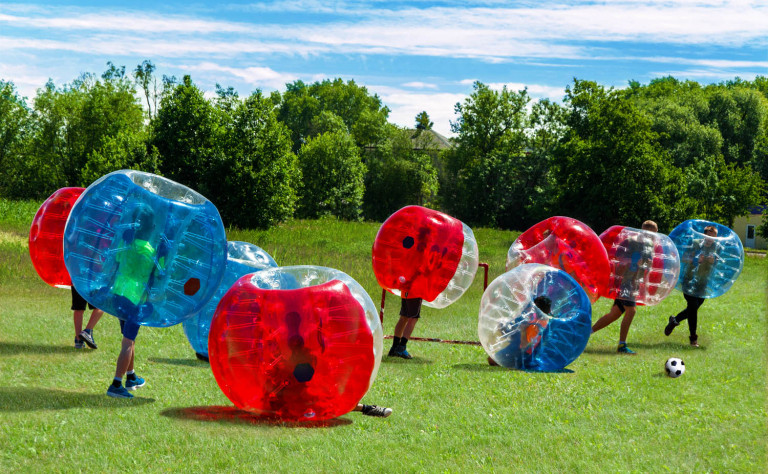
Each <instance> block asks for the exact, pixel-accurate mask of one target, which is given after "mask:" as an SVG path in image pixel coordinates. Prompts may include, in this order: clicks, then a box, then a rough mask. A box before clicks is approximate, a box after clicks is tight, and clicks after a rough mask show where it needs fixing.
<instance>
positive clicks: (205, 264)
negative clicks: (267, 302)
mask: <svg viewBox="0 0 768 474" xmlns="http://www.w3.org/2000/svg"><path fill="white" fill-rule="evenodd" d="M158 193H159V194H158ZM226 258H227V240H226V236H225V233H224V225H223V224H222V222H221V217H220V216H219V212H218V211H217V210H216V207H215V206H214V205H213V204H212V203H211V202H210V201H208V200H207V199H205V198H204V197H203V196H201V195H200V194H198V193H196V192H194V191H192V190H191V189H189V188H187V187H186V186H183V185H181V184H179V183H175V182H173V181H171V180H168V179H165V178H162V177H160V176H156V175H152V174H149V173H143V172H141V171H133V170H128V171H127V170H122V171H115V172H114V173H110V174H108V175H106V176H104V177H102V178H100V179H99V180H97V181H96V182H94V183H93V184H92V185H91V186H89V187H88V188H86V190H85V191H83V193H82V195H81V196H80V198H79V199H78V201H77V202H76V203H75V206H74V207H73V208H72V212H71V213H70V215H69V219H68V220H67V224H66V228H65V230H64V263H65V265H66V267H67V271H68V272H69V274H70V276H71V278H72V284H73V285H74V287H75V289H76V290H77V291H78V292H79V293H80V294H81V295H82V296H83V298H85V299H86V301H88V302H89V303H91V304H92V305H94V306H95V307H97V308H99V309H102V310H104V311H105V312H107V313H109V314H113V315H115V316H117V317H118V318H120V319H122V320H125V321H131V322H133V323H136V324H140V325H145V326H155V327H166V326H172V325H174V324H178V323H180V322H182V321H183V320H185V319H187V318H189V317H190V316H191V315H192V314H193V313H195V312H196V311H199V310H200V309H201V308H202V307H203V305H205V303H207V302H208V300H209V299H210V298H211V296H213V293H214V291H215V290H216V288H218V286H219V282H220V281H221V277H222V275H223V272H224V268H225V262H226Z"/></svg>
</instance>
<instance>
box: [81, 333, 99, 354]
mask: <svg viewBox="0 0 768 474" xmlns="http://www.w3.org/2000/svg"><path fill="white" fill-rule="evenodd" d="M80 339H82V340H83V341H85V343H86V344H88V347H90V348H91V349H98V348H99V347H98V346H97V345H96V341H94V340H93V329H83V330H82V331H81V332H80Z"/></svg>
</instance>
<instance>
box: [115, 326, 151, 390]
mask: <svg viewBox="0 0 768 474" xmlns="http://www.w3.org/2000/svg"><path fill="white" fill-rule="evenodd" d="M120 329H121V331H122V333H123V340H122V343H121V347H120V354H118V356H117V364H116V366H115V378H114V379H113V380H112V384H111V385H110V386H109V389H107V395H109V396H110V397H116V398H133V395H131V394H130V393H129V392H128V390H132V388H129V384H130V379H131V376H129V377H128V378H129V380H127V381H126V383H125V385H126V387H125V388H123V385H122V383H123V375H124V374H126V373H127V372H129V371H130V372H133V354H134V346H135V340H136V336H137V335H138V333H139V325H138V324H134V323H131V322H125V321H122V320H120ZM133 379H134V380H135V379H136V374H133ZM134 385H136V384H134ZM141 385H144V380H143V379H141ZM141 385H136V386H139V387H140V386H141Z"/></svg>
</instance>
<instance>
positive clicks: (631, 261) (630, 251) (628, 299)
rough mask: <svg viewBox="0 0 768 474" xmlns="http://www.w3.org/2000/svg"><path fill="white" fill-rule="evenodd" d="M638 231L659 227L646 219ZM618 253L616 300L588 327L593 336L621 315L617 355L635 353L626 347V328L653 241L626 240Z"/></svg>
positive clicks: (629, 323)
mask: <svg viewBox="0 0 768 474" xmlns="http://www.w3.org/2000/svg"><path fill="white" fill-rule="evenodd" d="M641 229H642V230H647V231H650V232H658V231H659V226H658V225H656V223H655V222H654V221H651V220H647V221H645V222H643V225H642V227H641ZM619 249H621V250H620V252H621V253H619V251H617V252H616V256H617V257H618V258H617V259H618V261H619V262H621V264H620V265H617V267H616V268H615V273H616V275H620V278H621V282H620V283H619V291H618V294H617V296H618V297H617V298H616V299H615V300H614V301H613V306H611V309H610V311H608V313H606V314H605V315H603V317H601V318H600V319H598V320H597V322H596V323H595V324H594V325H593V326H592V332H593V333H595V332H597V331H599V330H601V329H603V328H604V327H606V326H608V325H609V324H611V323H613V322H614V321H616V320H617V319H619V317H620V316H621V315H622V314H624V318H623V319H622V320H621V328H620V329H619V347H618V348H617V349H616V352H618V353H620V354H634V353H635V351H633V350H632V349H630V348H629V347H627V336H628V335H629V327H630V326H631V325H632V320H633V319H634V317H635V312H636V303H635V298H636V294H637V291H638V287H639V285H640V281H641V280H642V279H644V278H645V277H646V274H647V272H646V269H647V268H648V267H650V266H651V265H652V263H653V240H652V239H650V238H645V237H644V236H642V235H638V236H637V237H631V238H627V239H625V240H624V241H622V242H621V243H620V244H619Z"/></svg>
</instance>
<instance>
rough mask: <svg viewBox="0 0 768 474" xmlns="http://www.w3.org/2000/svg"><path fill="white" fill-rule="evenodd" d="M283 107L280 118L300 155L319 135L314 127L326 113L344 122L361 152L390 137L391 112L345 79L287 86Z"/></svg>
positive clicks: (374, 96)
mask: <svg viewBox="0 0 768 474" xmlns="http://www.w3.org/2000/svg"><path fill="white" fill-rule="evenodd" d="M275 101H277V98H276V99H275ZM279 103H280V106H279V112H278V117H279V118H280V120H281V121H283V122H284V123H285V124H286V125H288V128H289V129H290V130H291V138H292V140H293V150H294V151H296V152H297V151H298V150H299V149H300V148H301V146H302V144H304V143H306V141H307V140H308V139H309V138H310V137H312V136H313V135H316V134H317V131H316V130H313V129H312V123H313V121H314V120H315V117H317V116H318V115H319V114H320V113H322V112H324V111H326V112H331V113H333V114H335V115H336V116H338V117H340V118H341V120H342V121H343V122H344V125H345V126H346V128H347V130H348V131H349V133H350V134H351V135H352V138H353V140H354V142H355V143H356V144H357V146H358V147H360V148H362V147H364V146H366V145H375V144H377V143H379V142H380V141H381V140H382V139H383V138H384V137H385V135H386V125H387V116H388V115H389V109H388V108H387V107H385V106H384V105H382V103H381V99H379V97H378V96H377V95H370V94H369V93H368V89H366V88H365V87H361V86H358V85H357V84H356V83H355V81H347V82H346V83H345V82H344V81H343V80H341V79H334V80H333V81H331V80H328V79H326V80H324V81H322V82H315V83H314V84H311V85H306V84H304V82H302V81H296V82H293V83H292V84H286V91H285V93H284V94H283V95H282V96H281V97H279Z"/></svg>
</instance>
